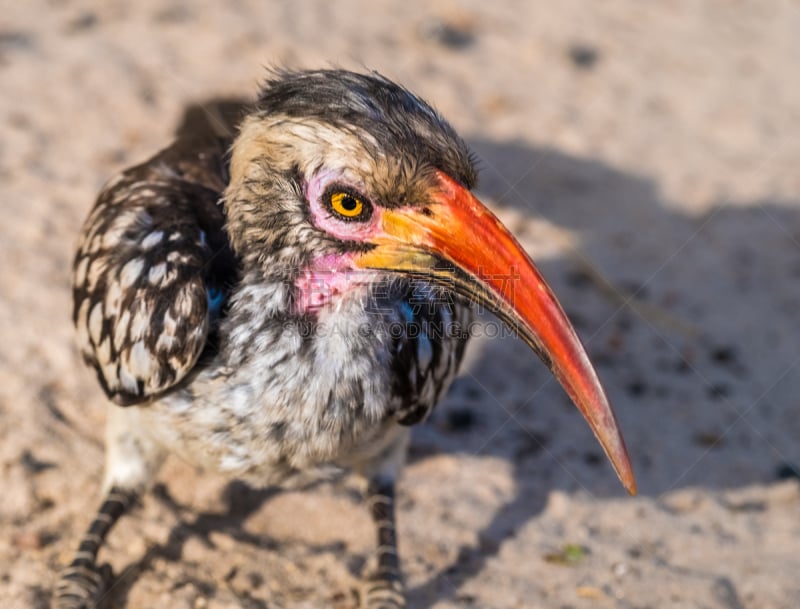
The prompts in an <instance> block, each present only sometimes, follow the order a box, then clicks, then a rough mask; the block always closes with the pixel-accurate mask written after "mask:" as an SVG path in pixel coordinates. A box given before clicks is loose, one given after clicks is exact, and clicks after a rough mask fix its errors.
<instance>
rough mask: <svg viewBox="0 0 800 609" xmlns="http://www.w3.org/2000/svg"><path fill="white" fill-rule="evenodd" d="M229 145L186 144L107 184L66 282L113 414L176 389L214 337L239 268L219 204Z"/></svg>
mask: <svg viewBox="0 0 800 609" xmlns="http://www.w3.org/2000/svg"><path fill="white" fill-rule="evenodd" d="M228 145H229V142H228V141H226V140H224V139H221V138H216V137H211V138H209V137H206V138H205V139H202V140H198V139H197V138H192V137H184V138H181V137H179V139H178V140H177V141H176V143H175V144H173V145H172V146H171V147H170V148H167V149H166V150H164V151H162V152H161V153H159V154H158V155H156V156H155V157H153V158H152V159H150V160H149V161H147V162H146V163H144V164H142V165H139V166H137V167H134V168H132V169H129V170H127V171H125V172H124V173H122V174H121V175H120V176H118V177H116V178H115V179H113V180H111V182H110V183H109V184H107V185H106V187H105V188H104V189H103V191H102V192H101V193H100V195H99V197H98V200H97V203H96V204H95V206H94V208H93V209H92V211H91V213H90V215H89V217H88V219H87V220H86V223H85V224H84V227H83V231H82V235H81V239H80V243H79V247H78V251H77V254H76V257H75V263H74V272H73V299H74V303H73V304H74V310H73V319H74V322H75V325H76V327H77V330H78V337H79V343H80V349H81V352H82V354H83V356H84V358H85V359H86V361H87V362H88V363H89V364H90V365H92V366H93V367H94V368H95V370H96V371H97V375H98V377H99V380H100V383H101V385H102V386H103V388H104V390H105V391H106V393H107V394H108V396H109V397H110V398H111V399H112V400H114V401H115V402H117V403H118V404H123V405H128V404H135V403H138V402H142V401H144V400H146V399H148V398H149V397H151V396H153V395H156V394H159V393H161V392H163V391H165V390H167V389H169V388H170V387H172V386H174V385H175V384H176V383H178V382H180V381H181V379H183V378H184V377H185V376H186V374H187V373H188V372H189V371H190V370H191V369H192V367H193V366H194V365H195V363H196V362H197V361H198V358H199V357H200V356H201V354H202V353H203V351H204V349H206V347H207V346H208V344H209V339H210V337H211V336H212V335H213V332H214V327H215V319H216V318H217V317H218V315H219V314H220V311H221V308H222V306H223V305H224V298H225V294H226V293H227V292H228V291H229V288H230V285H231V284H232V283H233V282H234V281H235V275H236V262H235V259H234V257H233V254H232V253H231V250H230V246H229V244H228V241H227V237H226V235H225V233H224V231H223V225H224V221H225V217H224V213H223V210H222V207H221V204H220V199H221V193H222V191H223V189H224V186H225V184H226V182H227V175H226V171H227V170H226V166H225V154H226V150H227V148H228Z"/></svg>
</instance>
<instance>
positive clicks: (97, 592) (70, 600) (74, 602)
mask: <svg viewBox="0 0 800 609" xmlns="http://www.w3.org/2000/svg"><path fill="white" fill-rule="evenodd" d="M113 580H114V572H113V571H112V569H111V565H109V564H102V565H100V566H99V567H98V566H97V565H83V564H80V565H75V564H73V565H70V566H69V567H67V568H66V569H64V571H62V573H61V576H60V577H59V580H58V584H57V585H56V590H55V598H54V603H53V609H97V608H98V607H100V605H101V603H102V601H103V597H104V595H105V593H106V592H107V591H108V590H109V588H110V587H111V582H112V581H113Z"/></svg>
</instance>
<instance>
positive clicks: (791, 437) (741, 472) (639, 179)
mask: <svg viewBox="0 0 800 609" xmlns="http://www.w3.org/2000/svg"><path fill="white" fill-rule="evenodd" d="M469 143H470V145H471V147H472V149H473V150H474V151H475V152H476V154H477V157H478V160H479V166H480V169H481V174H480V175H481V182H480V183H479V187H478V192H479V193H480V194H481V195H482V196H483V197H484V198H485V199H486V201H487V202H488V203H489V204H490V205H491V206H492V207H493V208H494V209H496V210H497V211H498V213H499V214H500V215H501V217H502V218H503V219H504V220H505V221H507V222H509V220H510V222H509V224H510V225H511V226H510V228H511V230H512V232H515V234H517V235H518V236H519V238H520V240H521V241H522V243H523V245H525V246H527V247H529V248H532V249H533V250H536V249H537V246H541V245H542V244H541V243H537V240H545V241H546V240H547V239H551V240H552V239H553V238H554V236H555V237H558V238H563V236H564V235H568V238H567V240H566V243H567V246H566V247H562V248H561V250H562V252H566V253H559V254H558V255H556V256H547V255H545V256H543V257H541V258H537V259H536V262H537V264H538V266H539V267H540V269H541V270H542V272H543V274H544V276H545V277H546V278H547V279H548V281H549V282H550V283H551V285H552V286H553V288H554V290H555V292H556V294H557V295H558V297H559V299H560V300H561V302H562V304H563V305H564V307H565V309H566V311H567V314H568V315H569V316H570V318H571V319H572V320H573V323H574V324H575V326H576V329H577V330H578V333H579V334H580V335H581V337H582V339H583V340H584V342H585V344H586V347H587V350H588V352H589V355H590V359H592V361H593V362H594V363H595V365H596V366H597V368H598V373H599V375H600V377H601V379H602V381H603V383H604V385H605V386H606V388H607V391H608V393H609V396H610V398H611V401H612V403H613V404H614V405H615V409H616V412H617V417H618V419H619V422H620V425H621V428H622V430H623V432H624V434H625V437H626V439H627V443H628V449H629V452H630V455H631V458H632V461H633V464H634V470H635V471H636V473H637V478H638V482H639V492H640V494H643V495H646V496H650V497H655V498H660V497H662V496H663V495H664V494H666V493H668V492H670V491H672V490H674V489H677V488H682V487H687V486H697V487H703V488H706V489H711V490H724V489H730V488H736V487H741V486H745V485H748V484H754V483H769V482H772V481H775V480H776V479H779V478H781V477H786V476H796V475H797V472H798V471H800V469H799V468H798V464H800V448H798V444H797V442H796V438H797V437H800V423H798V421H797V417H796V412H795V413H794V416H793V410H794V409H795V406H796V405H795V401H796V398H795V396H796V395H797V391H798V389H800V360H798V358H797V355H796V349H795V348H794V344H795V339H796V337H797V336H798V332H800V321H798V316H797V315H796V311H797V309H798V306H800V280H799V279H800V214H798V209H800V204H799V203H798V202H792V201H780V200H776V201H729V200H724V201H719V202H716V203H715V204H713V205H710V206H709V207H708V208H707V210H705V211H703V212H702V213H698V214H693V213H691V212H689V211H686V207H688V206H681V205H680V202H670V201H666V200H664V199H663V198H662V197H661V195H660V192H659V190H658V187H657V184H656V183H655V182H653V181H652V180H650V179H648V178H646V177H643V176H637V175H633V174H630V173H627V172H623V171H619V170H616V169H613V168H611V167H609V166H607V165H605V164H602V163H599V162H597V161H594V160H591V159H582V158H577V157H573V156H568V155H564V154H561V153H559V152H557V151H554V150H551V149H540V148H534V147H530V146H528V145H527V144H524V143H518V142H496V141H490V140H485V139H473V140H471V141H469ZM531 220H534V221H533V222H531ZM515 224H516V226H514V225H515ZM539 224H541V226H543V227H544V228H541V230H539V229H537V226H538V225H539ZM560 244H561V245H563V244H564V242H561V243H560ZM545 249H546V248H545ZM488 323H490V324H491V323H492V320H491V319H490V320H489V322H488ZM473 347H474V351H473V353H472V357H471V358H470V359H469V361H468V362H467V366H466V367H465V370H463V371H462V376H461V377H460V378H459V379H458V380H457V381H456V383H455V384H454V387H453V389H452V390H451V392H450V394H449V395H448V397H447V398H446V400H445V401H444V402H443V403H442V404H441V405H440V406H439V407H438V408H437V410H436V411H435V412H434V413H433V415H432V417H431V420H430V421H429V422H428V423H427V424H426V425H424V426H420V427H419V428H418V429H416V430H415V434H414V440H413V442H412V447H411V463H410V467H413V466H414V463H415V462H417V461H419V460H424V459H426V458H428V457H429V456H430V455H432V454H438V453H440V452H442V451H445V452H452V453H466V454H468V455H470V456H471V457H491V458H499V459H502V460H504V461H505V462H507V463H508V464H509V465H510V467H511V471H512V474H511V475H512V477H513V486H514V494H513V496H512V497H511V498H510V499H509V500H506V501H504V502H503V503H502V504H501V505H500V506H499V507H497V508H495V512H494V515H493V517H492V518H491V520H490V521H489V522H488V524H486V525H485V526H484V527H483V529H482V530H481V531H479V532H478V534H477V536H476V539H477V541H476V543H474V544H472V545H464V546H462V547H460V548H459V549H458V552H457V555H456V558H455V559H454V560H452V561H451V562H450V564H449V565H448V566H446V567H444V568H439V569H438V570H435V574H434V575H433V576H432V577H430V578H429V579H427V581H425V582H424V583H422V584H419V585H416V586H415V587H413V588H412V589H411V590H410V591H409V606H410V607H413V608H415V609H423V608H427V607H430V606H432V605H433V604H435V603H436V602H437V601H441V600H442V599H444V598H450V599H452V600H455V601H457V602H466V601H469V595H468V594H462V593H461V592H460V588H461V586H462V584H463V583H465V582H467V581H468V580H470V579H471V578H473V577H474V576H476V575H477V574H479V573H480V572H481V571H483V570H484V569H485V568H486V566H487V564H488V561H489V560H490V559H492V558H493V557H494V556H496V555H497V554H498V552H499V550H500V548H501V547H502V545H503V543H504V542H506V541H508V540H510V539H513V538H514V537H515V535H516V534H517V532H518V531H519V530H520V528H521V527H523V526H524V525H525V524H526V523H527V522H529V521H530V520H531V519H534V518H536V516H537V514H540V513H541V512H542V511H543V510H544V509H546V505H547V501H548V497H549V495H550V493H551V492H552V491H554V490H560V491H563V492H566V493H570V494H572V493H576V492H577V493H584V494H585V495H589V496H591V497H593V498H597V499H598V500H601V501H602V500H603V499H604V498H608V497H616V496H622V495H624V491H622V489H621V487H620V485H619V484H618V482H617V480H616V478H615V476H614V473H613V471H612V469H611V467H610V466H609V465H608V464H607V461H606V459H605V456H604V455H603V453H602V450H601V449H600V447H599V445H598V444H597V442H596V441H595V440H594V438H593V437H592V436H591V433H590V432H589V430H588V427H587V425H586V424H585V422H584V421H583V420H582V419H581V416H580V414H579V413H578V411H577V409H575V408H574V407H573V406H572V405H571V404H570V403H569V401H568V399H567V398H566V396H565V395H564V394H563V392H562V390H561V389H560V388H558V386H557V383H555V382H554V381H553V379H552V378H551V376H550V373H549V371H547V370H546V369H545V367H544V366H543V365H541V364H539V363H538V362H537V361H536V359H535V357H534V356H533V355H532V354H531V353H530V352H529V351H528V349H527V347H526V346H525V345H524V344H523V343H522V342H521V341H518V340H516V339H514V338H506V339H499V340H498V339H485V338H479V339H478V340H476V341H474V344H473ZM475 483H476V484H480V483H481V482H480V480H476V481H475ZM462 490H464V489H462ZM440 491H441V494H442V497H441V499H442V500H445V499H446V498H447V497H448V495H450V494H452V493H457V492H458V489H457V488H447V487H442V488H440ZM401 529H402V527H401ZM400 539H401V542H402V539H403V537H402V530H401V531H400ZM568 541H569V540H564V542H565V543H567V542H568ZM553 549H554V550H558V548H553ZM629 551H630V552H631V553H632V555H633V554H634V553H635V552H636V551H637V549H636V548H629ZM401 552H402V548H401ZM531 576H532V577H535V576H536V574H535V573H531Z"/></svg>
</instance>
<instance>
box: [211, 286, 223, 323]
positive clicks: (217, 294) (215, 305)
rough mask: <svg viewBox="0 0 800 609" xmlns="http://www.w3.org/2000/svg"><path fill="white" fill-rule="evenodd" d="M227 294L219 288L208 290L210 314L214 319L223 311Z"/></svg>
mask: <svg viewBox="0 0 800 609" xmlns="http://www.w3.org/2000/svg"><path fill="white" fill-rule="evenodd" d="M225 296H226V294H225V292H224V291H223V290H220V289H219V288H217V287H213V286H212V287H210V288H208V289H207V290H206V298H207V299H208V313H209V315H211V316H212V317H216V316H217V315H219V313H220V311H222V305H223V303H224V302H225Z"/></svg>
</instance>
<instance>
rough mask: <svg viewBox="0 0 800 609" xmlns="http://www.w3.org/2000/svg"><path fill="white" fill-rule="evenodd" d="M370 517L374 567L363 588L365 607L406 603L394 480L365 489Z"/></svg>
mask: <svg viewBox="0 0 800 609" xmlns="http://www.w3.org/2000/svg"><path fill="white" fill-rule="evenodd" d="M367 495H368V497H367V499H368V501H369V507H370V512H371V513H372V519H373V520H374V521H375V525H376V527H377V529H378V568H377V570H376V571H375V573H374V574H373V575H372V576H371V577H370V579H369V581H368V582H367V587H366V598H365V605H364V606H365V607H366V609H401V608H402V607H405V606H406V601H405V595H404V593H403V592H404V590H403V578H402V575H401V573H400V561H399V559H398V555H397V532H396V530H395V519H394V481H393V480H388V481H387V480H378V481H372V482H371V483H370V485H369V487H368V490H367Z"/></svg>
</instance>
